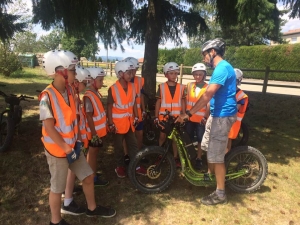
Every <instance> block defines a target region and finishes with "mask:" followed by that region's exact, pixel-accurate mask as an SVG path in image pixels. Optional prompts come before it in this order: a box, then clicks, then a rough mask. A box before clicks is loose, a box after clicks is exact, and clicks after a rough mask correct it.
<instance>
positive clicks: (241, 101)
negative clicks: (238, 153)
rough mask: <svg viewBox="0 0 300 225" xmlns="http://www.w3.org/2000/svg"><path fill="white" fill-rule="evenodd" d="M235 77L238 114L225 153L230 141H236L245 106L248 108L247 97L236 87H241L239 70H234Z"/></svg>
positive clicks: (240, 72)
mask: <svg viewBox="0 0 300 225" xmlns="http://www.w3.org/2000/svg"><path fill="white" fill-rule="evenodd" d="M234 72H235V76H236V86H237V87H236V104H237V109H238V112H237V114H236V116H237V119H236V121H235V123H234V124H233V125H232V127H231V129H230V132H229V135H228V144H227V150H226V151H227V152H228V151H230V149H231V144H232V140H234V139H236V137H237V136H238V133H239V131H240V128H241V123H242V120H243V118H244V116H245V113H246V110H247V106H248V95H246V94H245V93H244V92H243V91H242V90H241V89H240V88H238V86H240V85H241V83H242V79H243V72H242V71H241V70H240V69H236V68H234Z"/></svg>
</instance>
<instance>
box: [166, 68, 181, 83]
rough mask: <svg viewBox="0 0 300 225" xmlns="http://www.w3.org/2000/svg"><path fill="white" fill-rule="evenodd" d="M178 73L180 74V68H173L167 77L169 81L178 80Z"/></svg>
mask: <svg viewBox="0 0 300 225" xmlns="http://www.w3.org/2000/svg"><path fill="white" fill-rule="evenodd" d="M178 74H179V71H178V70H173V71H169V72H167V74H166V77H167V78H168V81H171V82H176V80H177V76H178Z"/></svg>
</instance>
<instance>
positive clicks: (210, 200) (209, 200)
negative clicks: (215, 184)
mask: <svg viewBox="0 0 300 225" xmlns="http://www.w3.org/2000/svg"><path fill="white" fill-rule="evenodd" d="M227 202H228V201H227V196H226V195H225V197H224V198H220V197H219V196H218V195H217V193H216V192H215V191H214V192H213V193H212V194H210V195H208V196H206V197H204V198H202V199H201V203H202V204H204V205H217V204H227Z"/></svg>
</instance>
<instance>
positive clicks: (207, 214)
mask: <svg viewBox="0 0 300 225" xmlns="http://www.w3.org/2000/svg"><path fill="white" fill-rule="evenodd" d="M50 82H51V80H50V79H48V78H47V77H46V76H45V74H44V72H43V70H42V69H40V68H36V69H25V70H24V71H23V72H21V73H16V74H14V75H12V76H11V77H9V78H6V77H3V76H2V75H0V84H5V85H6V86H5V87H0V90H2V91H4V92H5V93H14V94H26V95H30V96H33V97H37V94H38V93H36V90H43V89H44V88H45V87H46V86H47V84H49V83H50ZM114 82H115V77H106V78H105V82H104V83H105V84H106V85H108V86H110V85H111V84H112V83H114ZM101 93H102V94H103V97H104V102H105V100H106V97H107V88H105V89H101ZM248 95H249V98H250V103H251V105H252V106H251V108H250V110H249V111H248V112H247V114H246V116H245V118H244V121H245V122H246V123H247V124H248V126H249V128H250V138H249V143H248V144H249V145H251V146H253V147H255V148H257V149H259V150H260V151H261V152H262V153H263V154H264V155H265V157H266V158H267V161H268V165H269V175H268V177H267V179H266V181H265V183H264V185H263V186H262V187H261V189H259V190H258V191H256V192H255V193H252V194H237V193H234V192H232V191H230V190H229V189H227V191H226V192H227V195H228V200H229V203H228V204H227V205H220V206H219V205H218V206H212V207H207V206H204V205H201V203H200V199H201V198H202V197H203V196H205V195H208V194H210V193H211V192H212V191H213V190H214V187H196V186H193V185H191V184H190V183H188V182H187V181H186V180H185V179H184V178H183V177H182V176H181V175H180V172H179V171H178V175H177V176H176V178H175V181H174V182H173V184H172V185H171V186H170V188H169V189H167V190H166V191H165V192H163V193H161V194H156V195H145V194H142V193H140V192H138V191H136V190H135V189H134V188H133V186H132V185H131V183H130V181H129V180H128V178H125V179H119V178H117V176H116V175H115V172H114V157H113V146H112V136H111V135H108V136H107V137H106V139H105V142H106V145H105V147H104V148H102V150H101V153H100V154H99V157H98V165H99V170H100V171H102V173H103V176H104V177H105V178H106V179H107V180H109V181H110V184H109V186H107V187H104V188H95V191H96V199H97V202H98V203H100V204H103V205H110V206H112V207H114V208H115V209H116V210H117V215H116V216H115V217H114V218H111V219H103V218H89V217H86V216H85V215H82V216H69V215H65V216H63V218H65V219H66V220H67V221H68V222H69V223H71V224H75V225H76V224H103V225H111V224H130V225H131V224H134V225H135V224H140V225H142V224H145V225H146V224H147V225H148V224H151V225H152V224H153V225H163V224H197V225H198V224H216V225H219V224H226V225H227V224H243V225H248V224H249V225H250V224H267V225H269V224H278V225H281V224H289V225H292V224H300V197H299V193H300V176H299V171H300V107H299V103H300V98H299V97H298V96H287V95H274V94H267V95H266V96H263V95H262V94H261V93H255V92H248ZM21 104H22V106H23V109H24V111H23V113H24V116H23V121H22V124H21V127H20V129H19V132H18V135H15V136H14V141H13V144H12V146H11V148H10V150H9V151H7V152H4V153H0V224H28V225H29V224H39V225H43V224H49V219H50V209H49V205H48V194H49V186H50V183H49V181H50V174H49V170H48V165H47V162H46V158H45V155H44V151H43V146H42V142H41V141H40V137H41V124H40V122H39V111H38V100H37V98H35V100H32V101H30V102H22V103H21ZM4 107H5V102H4V100H3V98H2V97H0V110H3V109H4ZM75 199H76V202H78V203H82V204H83V203H84V195H83V194H80V195H76V196H75Z"/></svg>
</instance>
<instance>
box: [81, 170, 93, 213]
mask: <svg viewBox="0 0 300 225" xmlns="http://www.w3.org/2000/svg"><path fill="white" fill-rule="evenodd" d="M82 188H83V192H84V195H85V199H86V202H87V207H88V209H89V210H94V209H95V208H96V201H95V192H94V175H93V174H91V175H90V176H88V177H86V178H85V179H84V180H83V181H82Z"/></svg>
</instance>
